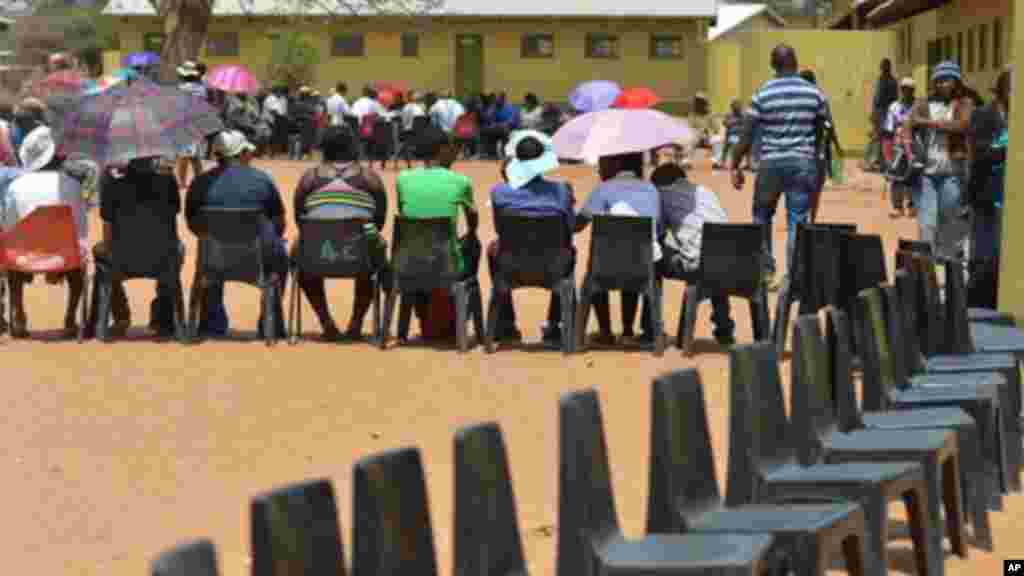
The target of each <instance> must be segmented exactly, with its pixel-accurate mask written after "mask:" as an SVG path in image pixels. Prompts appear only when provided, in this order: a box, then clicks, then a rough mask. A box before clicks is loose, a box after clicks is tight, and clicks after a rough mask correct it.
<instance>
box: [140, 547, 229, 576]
mask: <svg viewBox="0 0 1024 576" xmlns="http://www.w3.org/2000/svg"><path fill="white" fill-rule="evenodd" d="M150 574H152V576H217V575H218V574H219V572H218V570H217V550H216V549H215V548H214V547H213V542H210V541H209V540H196V541H195V542H189V543H187V544H182V545H180V546H176V547H174V548H172V549H170V550H168V551H167V552H164V553H163V554H161V555H159V556H157V557H156V559H155V560H153V564H152V569H151V570H150Z"/></svg>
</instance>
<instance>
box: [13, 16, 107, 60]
mask: <svg viewBox="0 0 1024 576" xmlns="http://www.w3.org/2000/svg"><path fill="white" fill-rule="evenodd" d="M101 10H102V7H98V8H75V7H70V8H69V7H67V6H65V5H64V3H63V2H62V1H57V0H55V1H50V2H44V3H40V4H37V5H36V10H35V12H34V13H33V14H32V16H29V17H26V18H22V19H19V20H18V23H17V25H16V26H15V27H14V43H15V47H16V50H17V51H18V59H19V61H21V62H22V63H24V64H28V65H41V64H43V63H44V62H45V61H46V58H47V57H48V56H49V54H50V53H52V52H57V51H66V52H71V53H72V54H74V55H75V56H76V57H77V58H78V59H79V61H81V62H82V63H83V64H85V65H86V66H87V67H89V68H90V69H94V70H95V69H98V68H99V67H100V65H101V60H102V53H103V51H104V50H110V49H113V48H116V44H117V37H116V34H114V32H113V30H112V28H111V25H110V22H109V20H108V19H104V18H103V17H102V16H101V14H100V13H101Z"/></svg>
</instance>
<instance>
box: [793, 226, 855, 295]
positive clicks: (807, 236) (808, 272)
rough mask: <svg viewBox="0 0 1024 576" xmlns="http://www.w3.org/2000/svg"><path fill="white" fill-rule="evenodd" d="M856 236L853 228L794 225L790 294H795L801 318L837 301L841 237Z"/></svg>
mask: <svg viewBox="0 0 1024 576" xmlns="http://www.w3.org/2000/svg"><path fill="white" fill-rule="evenodd" d="M856 232H857V226H856V224H846V223H814V224H799V225H797V229H796V242H795V244H794V245H795V248H794V251H795V252H796V254H794V256H793V266H794V267H793V268H792V272H791V274H792V279H793V283H792V284H791V286H790V290H791V291H793V294H794V295H796V294H799V300H800V310H801V313H802V314H806V313H810V312H813V311H816V310H818V309H819V308H821V307H822V306H825V305H827V304H829V303H831V301H832V300H833V299H834V298H836V297H838V293H839V292H838V285H839V279H840V276H841V274H840V272H841V266H842V264H841V262H840V259H839V256H840V254H838V252H839V250H840V249H841V242H842V238H841V237H842V235H843V234H853V233H856ZM828 296H832V298H829V297H828Z"/></svg>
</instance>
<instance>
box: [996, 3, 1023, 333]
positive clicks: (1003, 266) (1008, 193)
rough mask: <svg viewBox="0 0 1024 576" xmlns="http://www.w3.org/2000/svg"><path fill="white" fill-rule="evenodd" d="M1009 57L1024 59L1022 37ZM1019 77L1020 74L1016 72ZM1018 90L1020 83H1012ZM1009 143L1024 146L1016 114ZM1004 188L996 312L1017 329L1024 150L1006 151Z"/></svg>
mask: <svg viewBox="0 0 1024 576" xmlns="http://www.w3.org/2000/svg"><path fill="white" fill-rule="evenodd" d="M1013 9H1014V11H1015V14H1013V16H1012V18H1008V19H1012V20H1014V21H1015V25H1019V26H1024V0H1015V1H1014V8H1013ZM1009 46H1011V47H1012V48H1011V52H1010V54H1011V55H1013V56H1021V57H1022V58H1024V37H1021V38H1016V39H1015V40H1014V42H1013V43H1012V44H1010V45H1009ZM1016 73H1017V74H1020V72H1016ZM1014 83H1015V84H1016V85H1017V86H1020V85H1021V84H1020V82H1014ZM1011 100H1012V102H1011V104H1010V109H1011V110H1021V109H1022V108H1021V107H1022V106H1024V90H1021V89H1019V88H1018V89H1017V90H1015V91H1014V92H1013V95H1012V97H1011ZM1010 138H1011V142H1024V121H1022V120H1021V116H1020V114H1018V113H1016V112H1015V113H1013V114H1011V115H1010ZM1007 154H1008V157H1007V162H1006V188H1005V195H1004V199H1003V201H1004V204H1003V229H1002V235H1003V238H1002V247H1001V249H1000V257H999V258H1000V261H999V309H1000V310H1001V311H1003V312H1009V313H1011V314H1013V315H1014V316H1015V317H1016V319H1017V326H1018V327H1019V326H1021V325H1022V323H1024V290H1021V286H1024V250H1022V251H1020V252H1017V251H1016V250H1015V248H1016V247H1017V246H1021V245H1022V244H1024V226H1022V227H1021V228H1020V232H1018V231H1017V227H1016V226H1013V222H1015V221H1017V220H1020V218H1017V212H1022V213H1024V146H1010V147H1009V149H1008V150H1007Z"/></svg>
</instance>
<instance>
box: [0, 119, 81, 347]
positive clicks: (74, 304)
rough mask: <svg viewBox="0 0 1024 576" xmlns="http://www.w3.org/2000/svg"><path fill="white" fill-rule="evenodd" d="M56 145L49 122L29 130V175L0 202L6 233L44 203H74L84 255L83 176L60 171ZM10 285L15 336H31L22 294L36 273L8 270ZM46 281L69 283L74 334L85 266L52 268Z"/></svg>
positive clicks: (69, 332)
mask: <svg viewBox="0 0 1024 576" xmlns="http://www.w3.org/2000/svg"><path fill="white" fill-rule="evenodd" d="M56 151H57V145H56V143H55V142H54V140H53V134H52V133H51V132H50V129H49V128H47V127H46V126H39V127H37V128H35V129H34V130H32V131H31V132H29V133H28V135H27V136H25V138H24V140H23V141H22V142H21V146H20V148H19V149H18V156H19V158H20V159H21V165H22V167H23V168H24V169H25V170H26V171H27V173H26V174H23V175H21V176H18V177H17V178H15V179H14V181H12V182H11V184H10V186H9V187H8V188H7V193H6V194H5V195H4V196H3V206H2V207H0V208H2V209H0V215H2V224H0V227H2V228H3V230H4V231H5V232H7V231H9V230H12V229H14V228H15V227H16V226H17V224H18V222H19V221H21V220H23V219H25V218H26V217H28V216H29V215H30V214H31V213H32V211H33V210H35V209H36V208H39V207H43V206H70V207H71V211H72V213H73V214H74V219H75V228H76V229H77V230H76V231H77V233H78V241H79V244H80V246H79V248H80V249H81V253H82V257H83V259H84V258H85V256H86V254H87V253H88V250H89V248H88V244H87V239H88V233H89V227H88V225H87V222H86V214H85V204H84V202H83V201H82V190H81V186H80V185H79V183H78V181H77V180H75V179H74V178H71V177H70V176H68V175H66V174H64V173H63V172H62V171H61V164H62V163H63V158H61V157H59V156H57V154H56ZM7 277H8V281H9V283H10V287H11V308H12V310H11V313H12V314H13V316H14V319H13V322H12V325H11V327H10V331H11V336H13V337H15V338H27V337H28V317H27V316H26V314H25V302H24V299H23V296H24V288H25V285H26V284H30V283H31V282H32V274H27V273H24V272H15V271H11V272H8V274H7ZM46 281H47V282H49V283H50V284H59V283H61V282H65V281H66V282H67V284H68V302H67V308H66V309H65V312H64V331H63V332H62V335H63V337H65V338H71V337H73V336H75V335H76V334H77V333H78V322H77V321H76V318H75V311H76V310H77V309H78V305H79V302H80V301H81V298H82V290H83V289H84V287H85V283H84V282H83V277H82V273H81V270H71V271H68V272H64V273H49V274H47V275H46Z"/></svg>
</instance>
